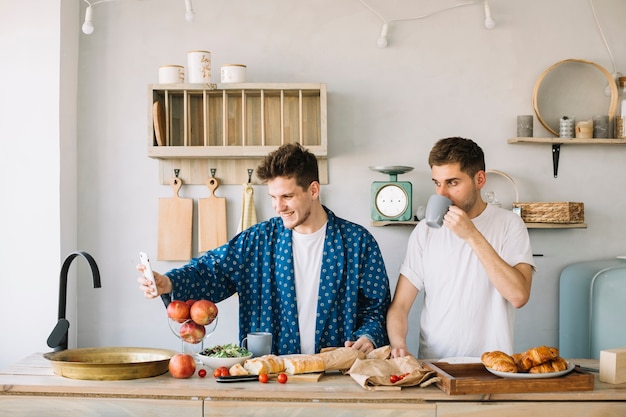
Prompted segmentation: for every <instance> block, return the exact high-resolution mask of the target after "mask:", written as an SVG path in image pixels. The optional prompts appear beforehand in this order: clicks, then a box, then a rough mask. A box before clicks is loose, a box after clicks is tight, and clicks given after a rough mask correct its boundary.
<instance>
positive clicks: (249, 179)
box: [248, 168, 254, 184]
mask: <svg viewBox="0 0 626 417" xmlns="http://www.w3.org/2000/svg"><path fill="white" fill-rule="evenodd" d="M253 172H254V169H251V168H248V184H250V183H251V182H252V173H253Z"/></svg>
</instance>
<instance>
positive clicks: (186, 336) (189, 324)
mask: <svg viewBox="0 0 626 417" xmlns="http://www.w3.org/2000/svg"><path fill="white" fill-rule="evenodd" d="M217 313H218V309H217V306H216V305H215V303H213V302H212V301H209V300H186V301H183V300H173V301H171V302H170V303H169V304H168V305H167V318H168V323H169V327H170V329H171V330H172V333H174V335H176V337H178V338H179V339H180V340H181V343H182V345H181V351H182V352H183V353H189V354H191V355H192V356H194V357H196V358H197V357H198V354H199V353H200V352H201V351H202V350H203V349H204V340H205V339H207V338H208V337H209V336H211V335H212V334H213V332H215V329H216V328H217V321H218V318H217ZM197 361H198V362H199V359H198V360H197Z"/></svg>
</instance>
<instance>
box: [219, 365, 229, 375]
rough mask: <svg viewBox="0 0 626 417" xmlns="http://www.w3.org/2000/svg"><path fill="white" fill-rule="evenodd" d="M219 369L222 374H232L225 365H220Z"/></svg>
mask: <svg viewBox="0 0 626 417" xmlns="http://www.w3.org/2000/svg"><path fill="white" fill-rule="evenodd" d="M219 370H220V376H228V375H230V372H228V368H227V367H225V366H222V367H220V368H219Z"/></svg>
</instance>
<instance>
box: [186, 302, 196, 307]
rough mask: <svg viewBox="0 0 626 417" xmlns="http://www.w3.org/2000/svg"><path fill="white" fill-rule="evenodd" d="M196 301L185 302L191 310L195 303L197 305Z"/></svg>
mask: <svg viewBox="0 0 626 417" xmlns="http://www.w3.org/2000/svg"><path fill="white" fill-rule="evenodd" d="M195 302H196V300H187V301H185V303H187V305H188V306H189V308H191V306H192V305H193V303H195Z"/></svg>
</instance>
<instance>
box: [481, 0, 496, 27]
mask: <svg viewBox="0 0 626 417" xmlns="http://www.w3.org/2000/svg"><path fill="white" fill-rule="evenodd" d="M483 6H484V8H485V29H493V28H495V27H496V22H495V20H493V18H492V17H491V7H489V1H487V0H485V2H484V3H483Z"/></svg>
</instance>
